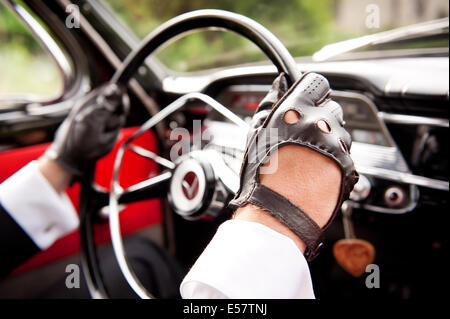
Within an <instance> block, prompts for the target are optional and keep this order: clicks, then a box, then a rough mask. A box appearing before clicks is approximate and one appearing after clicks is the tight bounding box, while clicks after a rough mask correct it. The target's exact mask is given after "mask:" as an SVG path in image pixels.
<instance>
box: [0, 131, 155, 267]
mask: <svg viewBox="0 0 450 319" xmlns="http://www.w3.org/2000/svg"><path fill="white" fill-rule="evenodd" d="M136 130H137V128H126V129H123V130H122V131H121V134H120V136H119V141H118V143H117V144H116V146H115V148H114V149H113V151H112V152H111V153H110V154H108V155H107V156H105V157H104V158H102V159H101V160H99V161H98V163H97V168H96V175H95V181H96V182H97V183H98V184H99V185H100V186H103V187H105V188H108V189H109V186H110V185H109V183H110V180H111V176H112V168H113V162H114V159H115V155H116V153H117V150H118V148H119V146H120V145H121V144H122V143H123V141H124V140H125V139H127V138H128V137H130V136H131V134H133V133H134V132H135V131H136ZM133 143H134V144H136V145H139V146H142V147H145V148H146V149H148V150H151V151H153V152H155V153H157V152H158V144H157V140H156V137H155V135H154V134H153V133H152V132H146V133H144V134H143V135H142V136H140V137H139V138H138V139H136V140H135V141H133ZM48 146H49V144H39V145H34V146H29V147H23V148H19V149H13V150H9V151H5V152H1V153H0V163H1V165H0V183H1V182H3V181H4V180H5V179H7V178H8V177H10V176H11V175H13V174H14V173H15V172H17V171H18V170H19V169H20V168H22V167H23V166H25V165H26V164H27V163H29V162H30V161H32V160H35V159H37V158H38V157H39V156H41V155H42V154H43V153H44V151H45V150H46V148H47V147H48ZM121 172H122V173H121V179H120V180H121V184H122V185H123V186H129V185H132V184H135V183H138V182H141V181H143V180H145V179H147V178H149V177H150V176H154V175H156V174H157V173H158V167H157V165H156V164H155V163H154V162H152V161H150V160H148V159H145V158H143V157H141V156H139V155H136V154H135V153H133V152H127V153H126V154H125V156H124V159H123V165H122V171H121ZM79 190H80V185H79V184H78V183H76V184H74V185H73V186H72V187H70V188H69V189H67V194H68V195H69V197H70V199H71V200H72V203H73V204H74V207H75V208H76V209H78V198H79ZM161 216H162V215H161V201H160V200H159V199H154V200H147V201H142V202H138V203H134V204H131V205H128V206H127V207H126V208H125V209H124V210H123V211H122V212H121V213H120V221H121V229H122V234H123V235H128V234H131V233H133V232H136V231H138V230H140V229H142V228H144V227H147V226H150V225H156V224H159V223H161V218H162V217H161ZM95 240H96V242H97V243H104V242H107V241H109V240H110V236H109V226H108V223H107V222H105V223H103V224H99V225H96V227H95ZM79 250H80V245H79V233H78V230H77V231H75V232H73V233H71V234H68V235H67V236H65V237H63V238H60V239H59V240H57V241H56V242H55V243H54V244H53V245H52V246H51V247H49V248H48V249H47V250H45V251H42V252H40V253H38V254H37V255H36V256H34V257H32V258H31V259H29V260H28V261H26V262H25V263H24V264H22V265H21V266H19V267H18V268H17V269H16V270H15V271H14V272H13V275H14V274H18V273H21V272H24V271H27V270H29V269H32V268H36V267H39V266H42V265H45V264H47V263H50V262H52V261H56V260H58V259H61V258H63V257H66V256H69V255H71V254H74V253H77V252H79Z"/></svg>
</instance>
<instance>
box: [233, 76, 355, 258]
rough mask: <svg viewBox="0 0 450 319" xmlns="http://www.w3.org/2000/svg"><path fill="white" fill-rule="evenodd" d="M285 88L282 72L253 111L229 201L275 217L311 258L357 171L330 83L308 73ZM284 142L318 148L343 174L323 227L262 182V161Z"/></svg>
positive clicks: (266, 160) (348, 192)
mask: <svg viewBox="0 0 450 319" xmlns="http://www.w3.org/2000/svg"><path fill="white" fill-rule="evenodd" d="M286 87H287V85H286V80H285V79H284V75H280V76H279V77H278V78H277V79H276V80H275V81H274V84H273V86H272V89H271V91H270V92H269V94H268V95H267V96H266V97H265V98H264V100H263V101H262V102H261V104H260V105H259V107H258V109H257V112H256V114H255V116H254V118H253V121H252V124H251V130H250V133H249V138H248V144H247V148H246V152H245V156H244V161H243V164H242V168H241V181H240V189H239V191H238V192H237V193H236V196H235V198H234V199H233V200H232V201H231V202H230V204H229V205H230V207H231V208H238V207H242V206H245V205H247V204H253V205H256V206H258V207H259V208H261V209H262V210H264V211H265V212H267V213H268V214H269V215H271V216H272V217H275V218H276V219H278V221H280V222H281V223H282V224H284V225H285V226H287V227H288V228H289V229H290V230H291V231H292V232H294V233H295V234H296V235H297V236H298V237H299V238H300V239H301V240H302V241H303V242H304V244H305V245H306V251H305V257H306V258H307V260H312V259H313V258H314V257H315V256H316V255H317V252H318V248H319V247H321V246H322V243H321V241H322V238H321V235H322V233H323V231H324V230H325V228H326V227H327V226H328V225H329V224H330V223H331V221H332V220H333V218H334V217H335V215H336V214H337V212H338V211H339V209H340V207H341V205H342V203H343V201H344V200H346V199H347V198H348V196H349V194H350V192H351V190H352V189H353V186H354V184H355V183H356V182H357V180H358V174H357V172H356V171H355V168H354V165H353V161H352V159H351V157H350V152H349V150H350V146H351V136H350V134H349V133H348V132H347V131H346V130H345V129H344V124H345V122H344V120H343V111H342V108H341V106H340V105H339V104H338V103H336V102H334V101H332V100H331V99H330V98H329V93H330V87H329V84H328V81H327V80H326V79H325V78H324V77H323V76H321V75H319V74H315V73H308V74H305V75H303V76H302V77H301V79H299V80H298V81H297V82H296V83H294V84H293V85H292V87H291V88H289V89H288V90H287V89H286ZM287 113H289V114H292V113H294V114H296V115H297V116H296V118H295V120H294V121H292V116H290V117H286V114H287ZM273 134H276V136H275V138H274V136H271V135H273ZM267 136H269V137H270V138H267ZM285 145H298V146H303V147H307V148H309V149H311V150H313V151H315V152H318V153H320V154H322V155H324V156H326V157H328V158H329V159H331V160H332V161H333V162H335V163H336V164H337V166H338V167H339V169H340V171H341V173H342V178H341V185H340V191H339V197H338V201H337V204H336V207H335V208H334V210H333V213H332V215H331V218H330V219H329V220H328V222H326V223H325V224H324V225H323V227H322V228H321V227H319V226H318V225H317V223H316V222H315V221H314V220H313V219H312V218H311V217H310V216H309V215H308V214H307V213H305V212H304V211H303V210H302V209H301V208H300V207H298V206H297V205H295V204H294V203H293V202H291V201H290V200H289V199H287V198H286V197H284V196H283V195H281V194H280V193H277V192H276V191H275V190H273V189H270V188H268V187H267V186H265V185H263V184H261V183H260V174H263V171H262V170H263V168H266V167H264V164H265V163H267V162H268V160H269V158H270V156H271V155H272V154H274V153H275V151H277V149H279V148H280V147H282V146H285ZM298 161H299V162H301V161H302V159H301V158H298ZM271 164H272V163H271Z"/></svg>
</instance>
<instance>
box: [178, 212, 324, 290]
mask: <svg viewBox="0 0 450 319" xmlns="http://www.w3.org/2000/svg"><path fill="white" fill-rule="evenodd" d="M180 292H181V295H182V297H183V298H233V299H234V298H243V299H293V298H304V299H312V298H315V297H314V291H313V287H312V281H311V275H310V272H309V268H308V264H307V262H306V259H305V258H304V256H303V254H302V253H301V251H300V250H299V249H298V247H297V246H296V245H295V244H294V242H293V241H292V240H291V239H289V238H288V237H286V236H284V235H282V234H280V233H278V232H276V231H274V230H272V229H271V228H269V227H266V226H264V225H262V224H259V223H254V222H246V221H240V220H229V221H227V222H225V223H223V224H222V225H221V226H220V227H219V229H218V231H217V233H216V234H215V236H214V238H213V239H212V240H211V242H210V243H209V244H208V246H207V247H206V249H205V250H204V251H203V253H202V255H201V256H200V257H199V258H198V259H197V261H196V262H195V264H194V266H193V267H192V268H191V270H190V271H189V273H188V274H187V275H186V277H185V278H184V280H183V282H182V283H181V286H180Z"/></svg>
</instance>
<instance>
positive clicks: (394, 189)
mask: <svg viewBox="0 0 450 319" xmlns="http://www.w3.org/2000/svg"><path fill="white" fill-rule="evenodd" d="M405 200H406V194H405V191H404V190H403V189H401V188H400V187H398V186H391V187H389V188H388V189H386V191H385V192H384V202H385V203H386V205H387V206H389V207H392V208H396V207H400V206H402V205H403V204H404V203H405Z"/></svg>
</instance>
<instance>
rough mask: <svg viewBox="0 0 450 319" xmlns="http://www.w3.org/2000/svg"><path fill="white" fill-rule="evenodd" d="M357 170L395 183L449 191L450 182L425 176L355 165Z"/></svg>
mask: <svg viewBox="0 0 450 319" xmlns="http://www.w3.org/2000/svg"><path fill="white" fill-rule="evenodd" d="M355 167H356V170H357V171H358V172H359V173H361V174H366V175H371V176H376V177H379V178H383V179H386V180H390V181H393V182H398V183H404V184H411V185H416V186H421V187H427V188H432V189H438V190H443V191H448V190H449V182H447V181H442V180H438V179H433V178H429V177H425V176H419V175H414V174H411V173H405V172H399V171H394V170H390V169H385V168H380V167H367V166H362V165H357V164H355Z"/></svg>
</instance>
